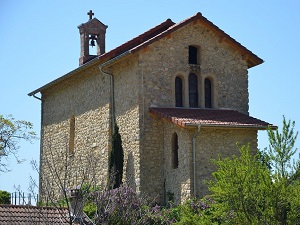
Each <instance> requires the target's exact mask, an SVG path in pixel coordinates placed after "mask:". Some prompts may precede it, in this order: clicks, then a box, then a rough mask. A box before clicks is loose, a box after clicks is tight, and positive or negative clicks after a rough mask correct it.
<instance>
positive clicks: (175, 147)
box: [171, 133, 179, 169]
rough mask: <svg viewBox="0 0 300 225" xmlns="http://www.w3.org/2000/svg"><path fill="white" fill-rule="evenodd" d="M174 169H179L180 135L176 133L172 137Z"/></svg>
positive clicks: (172, 162)
mask: <svg viewBox="0 0 300 225" xmlns="http://www.w3.org/2000/svg"><path fill="white" fill-rule="evenodd" d="M171 157H172V159H171V160H172V161H171V164H172V168H173V169H176V168H178V164H179V163H178V135H177V134H176V133H173V135H172V156H171Z"/></svg>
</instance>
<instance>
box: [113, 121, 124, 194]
mask: <svg viewBox="0 0 300 225" xmlns="http://www.w3.org/2000/svg"><path fill="white" fill-rule="evenodd" d="M123 164H124V152H123V147H122V139H121V135H120V133H119V127H118V126H117V124H116V123H115V128H114V134H113V136H112V151H111V152H110V156H109V186H111V187H113V188H118V187H120V185H121V184H122V176H123Z"/></svg>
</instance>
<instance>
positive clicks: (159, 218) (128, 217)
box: [92, 186, 172, 225]
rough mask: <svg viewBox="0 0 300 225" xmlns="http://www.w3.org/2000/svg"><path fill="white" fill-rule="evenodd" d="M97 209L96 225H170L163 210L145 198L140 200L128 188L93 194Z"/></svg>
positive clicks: (122, 187) (123, 187)
mask: <svg viewBox="0 0 300 225" xmlns="http://www.w3.org/2000/svg"><path fill="white" fill-rule="evenodd" d="M93 195H94V196H93V197H92V199H94V201H95V202H94V204H95V205H96V207H97V214H96V215H97V216H96V218H95V222H96V223H97V224H106V223H107V224H114V225H127V224H128V225H131V224H132V225H138V224H162V225H163V224H171V223H172V221H170V219H169V217H167V216H166V214H165V213H164V210H163V209H162V208H161V207H160V206H158V205H156V204H154V203H153V202H152V201H150V200H149V199H147V198H142V197H139V196H138V195H137V193H136V192H135V191H134V190H133V189H132V188H130V187H125V186H121V187H119V188H116V189H112V190H107V191H97V192H95V193H94V194H93Z"/></svg>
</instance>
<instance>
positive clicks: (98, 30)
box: [78, 10, 107, 66]
mask: <svg viewBox="0 0 300 225" xmlns="http://www.w3.org/2000/svg"><path fill="white" fill-rule="evenodd" d="M87 15H88V16H89V21H88V22H86V23H83V24H81V25H79V26H78V29H79V33H80V58H79V66H82V65H83V64H84V63H86V62H88V61H89V60H91V59H93V58H95V57H97V56H99V55H102V54H104V53H105V33H106V28H107V26H106V25H104V24H103V23H101V22H100V21H99V20H98V19H97V18H93V15H94V13H93V12H92V10H90V11H89V12H88V13H87ZM94 46H97V55H90V53H89V52H90V51H89V50H90V47H94Z"/></svg>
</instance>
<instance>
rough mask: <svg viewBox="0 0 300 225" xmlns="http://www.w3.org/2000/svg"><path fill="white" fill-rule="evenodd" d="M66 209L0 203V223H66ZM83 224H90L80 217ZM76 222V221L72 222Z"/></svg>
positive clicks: (43, 224)
mask: <svg viewBox="0 0 300 225" xmlns="http://www.w3.org/2000/svg"><path fill="white" fill-rule="evenodd" d="M68 216H69V214H68V209H67V208H55V207H37V206H28V205H0V224H1V225H33V224H39V225H48V224H58V225H68V224H70V223H69V219H68ZM82 221H83V224H91V223H90V222H89V221H87V219H86V218H82ZM73 224H74V225H75V224H78V223H73Z"/></svg>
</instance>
